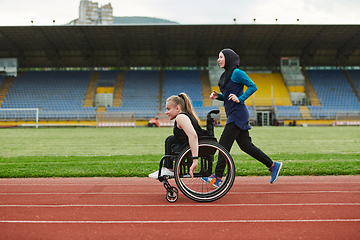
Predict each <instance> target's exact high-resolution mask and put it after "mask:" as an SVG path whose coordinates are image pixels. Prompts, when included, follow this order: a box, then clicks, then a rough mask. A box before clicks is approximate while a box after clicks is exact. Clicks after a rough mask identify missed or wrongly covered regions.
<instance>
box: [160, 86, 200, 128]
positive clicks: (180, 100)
mask: <svg viewBox="0 0 360 240" xmlns="http://www.w3.org/2000/svg"><path fill="white" fill-rule="evenodd" d="M166 101H167V102H169V101H172V102H174V103H175V105H176V106H177V105H180V108H181V111H182V112H185V113H189V114H190V115H191V116H193V117H194V118H195V119H196V121H197V122H198V123H199V125H200V124H201V122H200V119H199V117H198V116H197V115H196V113H195V111H194V109H193V107H192V103H191V100H190V98H189V97H188V95H187V94H186V93H184V92H182V93H180V94H179V95H178V96H176V95H173V96H171V97H169V98H168V99H167V100H166Z"/></svg>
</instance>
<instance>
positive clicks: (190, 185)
mask: <svg viewBox="0 0 360 240" xmlns="http://www.w3.org/2000/svg"><path fill="white" fill-rule="evenodd" d="M219 112H220V111H219V110H211V111H210V112H209V113H208V114H207V119H206V131H207V136H206V137H199V139H198V143H199V144H198V145H199V159H198V167H197V169H196V170H195V171H194V178H192V177H191V176H190V174H189V172H190V166H191V165H192V161H193V160H192V155H191V149H190V146H189V144H185V145H184V146H183V147H182V149H181V150H180V151H175V152H173V153H172V155H164V156H163V157H162V158H161V160H160V164H159V173H158V180H159V181H160V182H162V183H163V185H164V188H165V189H166V200H167V201H168V202H171V203H172V202H176V201H177V199H178V189H177V188H176V187H174V186H171V185H170V183H169V181H168V180H169V179H172V178H174V179H175V182H176V185H177V187H178V188H179V189H180V191H181V192H182V193H183V194H184V195H185V196H186V197H188V198H190V199H192V200H194V201H197V202H212V201H215V200H218V199H220V198H222V197H223V196H225V194H226V193H227V192H228V191H229V190H230V189H231V187H232V185H233V183H234V180H235V164H234V161H233V159H232V157H231V155H230V153H229V152H228V151H227V150H226V149H225V148H224V147H223V146H221V145H220V144H219V143H218V142H217V140H216V138H215V137H214V118H213V117H212V114H219ZM219 155H221V156H222V157H223V158H224V160H225V162H224V164H225V170H224V174H223V178H222V180H223V182H222V184H221V185H220V186H219V187H215V186H213V185H209V184H208V183H206V182H205V181H204V180H202V177H209V176H210V175H212V174H214V171H215V166H216V164H217V160H218V156H219ZM166 158H169V159H170V160H172V161H175V166H174V176H168V175H163V176H161V169H162V167H163V164H164V160H165V159H166Z"/></svg>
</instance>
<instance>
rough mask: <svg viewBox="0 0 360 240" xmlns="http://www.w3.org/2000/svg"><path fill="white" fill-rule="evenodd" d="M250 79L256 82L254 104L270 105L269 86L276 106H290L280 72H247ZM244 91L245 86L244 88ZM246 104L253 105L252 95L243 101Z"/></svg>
mask: <svg viewBox="0 0 360 240" xmlns="http://www.w3.org/2000/svg"><path fill="white" fill-rule="evenodd" d="M248 76H249V77H250V79H251V80H252V81H253V82H254V83H255V84H256V86H257V87H258V90H257V91H256V92H255V106H271V105H272V100H271V86H273V98H274V103H275V105H276V106H291V105H292V103H291V100H290V96H289V93H288V91H287V89H286V86H285V83H284V80H283V79H282V76H281V74H280V73H248ZM244 91H246V87H245V89H244ZM245 103H246V105H248V106H253V97H250V98H248V99H247V100H246V101H245Z"/></svg>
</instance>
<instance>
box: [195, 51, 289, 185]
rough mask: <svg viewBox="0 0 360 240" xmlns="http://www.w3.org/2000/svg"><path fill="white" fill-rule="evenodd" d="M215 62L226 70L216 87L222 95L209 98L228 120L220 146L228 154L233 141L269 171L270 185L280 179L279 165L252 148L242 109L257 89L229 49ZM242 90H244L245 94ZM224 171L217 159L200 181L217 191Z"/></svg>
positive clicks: (245, 117) (247, 122)
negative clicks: (220, 106) (217, 102)
mask: <svg viewBox="0 0 360 240" xmlns="http://www.w3.org/2000/svg"><path fill="white" fill-rule="evenodd" d="M217 61H218V63H219V65H220V67H221V68H224V69H225V72H224V73H223V74H222V75H221V77H220V80H219V83H218V84H219V87H220V91H221V92H222V93H218V92H216V91H213V92H212V93H211V95H210V98H211V99H213V100H215V99H217V100H220V101H224V107H225V112H226V116H227V121H226V125H225V128H224V131H223V133H222V135H221V137H220V140H219V143H220V145H222V146H224V147H225V148H226V149H227V150H228V151H229V152H230V149H231V147H232V145H233V143H234V141H235V140H236V142H237V144H238V145H239V147H240V149H241V150H242V151H244V152H246V153H247V154H249V155H250V156H252V157H253V158H255V159H256V160H258V161H260V162H261V163H263V164H264V165H266V166H267V167H268V168H269V170H270V173H271V179H270V183H273V182H274V181H275V180H276V178H277V177H278V175H279V172H280V170H281V167H282V163H279V162H273V161H272V160H271V159H270V158H269V157H268V156H267V155H266V154H265V153H263V152H262V151H261V150H260V149H259V148H257V147H256V146H255V145H254V144H252V142H251V137H250V136H249V129H251V126H250V124H249V111H248V109H247V107H246V105H245V100H246V99H247V98H249V97H250V96H251V95H252V94H253V93H254V92H255V91H256V90H257V87H256V85H255V83H254V82H253V81H252V80H251V79H250V78H249V77H248V76H247V74H246V73H245V72H244V71H242V70H240V69H238V67H239V64H240V57H239V55H238V54H236V53H235V52H234V51H233V50H232V49H223V50H222V51H221V52H220V53H219V59H218V60H217ZM244 86H246V87H247V90H246V91H245V92H244ZM224 169H225V161H224V160H223V159H221V156H219V159H218V163H217V165H216V169H215V174H213V175H211V176H210V177H203V178H202V179H203V180H204V181H206V182H207V183H209V184H211V185H214V186H215V187H219V186H220V185H221V183H222V175H223V172H224Z"/></svg>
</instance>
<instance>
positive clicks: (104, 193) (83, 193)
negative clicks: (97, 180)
mask: <svg viewBox="0 0 360 240" xmlns="http://www.w3.org/2000/svg"><path fill="white" fill-rule="evenodd" d="M164 192H165V190H164ZM164 192H148V193H144V192H141V193H138V192H136V193H134V192H131V193H123V192H121V193H114V192H109V193H106V192H91V193H89V192H73V193H52V192H49V193H40V192H37V193H36V192H35V193H8V192H3V193H0V196H6V195H11V196H13V195H20V196H21V195H158V194H163V193H164ZM319 193H355V194H356V193H360V191H289V192H285V191H284V192H234V191H230V192H229V193H228V194H232V195H234V194H240V195H242V194H319Z"/></svg>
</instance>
